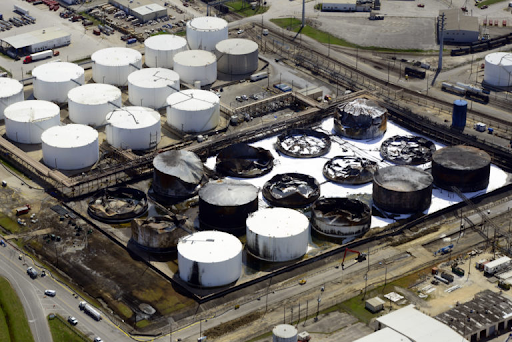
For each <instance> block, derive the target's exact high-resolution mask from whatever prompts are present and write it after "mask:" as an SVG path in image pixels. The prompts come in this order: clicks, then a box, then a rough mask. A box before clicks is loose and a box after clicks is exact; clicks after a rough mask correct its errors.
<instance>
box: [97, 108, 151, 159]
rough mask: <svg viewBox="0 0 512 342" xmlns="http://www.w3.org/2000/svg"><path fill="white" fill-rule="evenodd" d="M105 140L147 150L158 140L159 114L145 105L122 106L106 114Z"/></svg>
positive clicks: (117, 145)
mask: <svg viewBox="0 0 512 342" xmlns="http://www.w3.org/2000/svg"><path fill="white" fill-rule="evenodd" d="M107 124H108V125H107V126H106V133H107V141H108V143H109V144H110V145H112V146H114V147H117V148H122V149H132V150H147V149H150V148H154V147H156V145H158V143H159V142H160V137H161V125H160V114H158V112H157V111H155V110H154V109H151V108H146V107H136V106H131V107H130V106H129V107H122V108H121V109H116V110H114V111H112V112H110V113H108V114H107Z"/></svg>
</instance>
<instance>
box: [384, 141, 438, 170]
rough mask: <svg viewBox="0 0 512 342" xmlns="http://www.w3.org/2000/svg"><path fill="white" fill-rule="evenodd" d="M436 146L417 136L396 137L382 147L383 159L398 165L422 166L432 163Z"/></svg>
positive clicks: (385, 142)
mask: <svg viewBox="0 0 512 342" xmlns="http://www.w3.org/2000/svg"><path fill="white" fill-rule="evenodd" d="M435 151H436V145H434V143H433V142H432V141H430V140H428V139H425V138H422V137H417V136H401V135H395V136H393V137H391V138H389V139H386V140H384V142H383V143H382V144H381V145H380V155H381V156H382V158H384V159H386V160H388V161H390V162H392V163H395V164H398V165H421V164H425V163H428V162H430V161H432V154H434V152H435Z"/></svg>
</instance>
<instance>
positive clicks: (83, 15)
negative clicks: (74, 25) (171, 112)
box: [78, 12, 101, 26]
mask: <svg viewBox="0 0 512 342" xmlns="http://www.w3.org/2000/svg"><path fill="white" fill-rule="evenodd" d="M78 14H80V15H81V16H82V17H84V18H85V19H87V20H90V21H92V26H98V25H101V20H99V19H96V18H95V17H93V16H92V15H89V14H87V12H80V13H78Z"/></svg>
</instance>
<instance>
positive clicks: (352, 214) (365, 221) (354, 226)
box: [311, 197, 372, 238]
mask: <svg viewBox="0 0 512 342" xmlns="http://www.w3.org/2000/svg"><path fill="white" fill-rule="evenodd" d="M371 223H372V212H371V209H370V207H369V206H368V205H367V204H365V203H363V202H361V201H359V200H356V199H350V198H341V197H336V198H322V199H319V200H318V201H316V202H315V203H314V204H313V211H312V216H311V226H312V227H313V229H315V231H317V232H318V233H319V234H321V235H325V236H328V237H334V238H349V237H358V236H361V235H363V234H364V233H366V232H367V231H368V230H370V226H371Z"/></svg>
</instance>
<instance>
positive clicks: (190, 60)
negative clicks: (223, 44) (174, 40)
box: [173, 50, 217, 67]
mask: <svg viewBox="0 0 512 342" xmlns="http://www.w3.org/2000/svg"><path fill="white" fill-rule="evenodd" d="M173 60H174V63H178V64H180V65H185V66H191V67H200V66H205V65H210V64H212V63H215V62H217V57H215V54H213V53H212V52H210V51H204V50H187V51H181V52H178V53H177V54H175V55H174V58H173Z"/></svg>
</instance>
